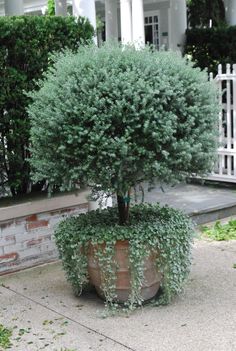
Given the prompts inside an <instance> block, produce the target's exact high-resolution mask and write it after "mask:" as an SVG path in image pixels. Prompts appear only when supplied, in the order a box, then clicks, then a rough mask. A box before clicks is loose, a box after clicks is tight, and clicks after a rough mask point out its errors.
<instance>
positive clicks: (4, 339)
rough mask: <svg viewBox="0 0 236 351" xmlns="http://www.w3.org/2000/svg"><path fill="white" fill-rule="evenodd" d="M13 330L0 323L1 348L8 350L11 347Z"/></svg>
mask: <svg viewBox="0 0 236 351" xmlns="http://www.w3.org/2000/svg"><path fill="white" fill-rule="evenodd" d="M11 336H12V330H10V329H8V328H7V327H5V326H4V325H2V324H0V349H1V350H6V349H9V348H10V347H11Z"/></svg>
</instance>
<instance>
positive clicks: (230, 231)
mask: <svg viewBox="0 0 236 351" xmlns="http://www.w3.org/2000/svg"><path fill="white" fill-rule="evenodd" d="M202 233H203V236H205V237H207V238H209V239H212V240H217V241H224V240H236V220H235V219H234V220H231V221H229V222H228V223H227V224H221V223H220V221H217V222H216V223H215V225H214V226H213V227H202Z"/></svg>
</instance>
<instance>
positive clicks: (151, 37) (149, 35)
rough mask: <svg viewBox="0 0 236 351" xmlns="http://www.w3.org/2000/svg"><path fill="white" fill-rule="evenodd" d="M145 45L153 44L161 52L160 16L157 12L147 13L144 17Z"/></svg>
mask: <svg viewBox="0 0 236 351" xmlns="http://www.w3.org/2000/svg"><path fill="white" fill-rule="evenodd" d="M144 28H145V43H146V44H152V45H154V47H155V48H156V49H157V50H159V48H160V37H159V14H158V13H157V12H150V13H149V12H147V13H145V15H144Z"/></svg>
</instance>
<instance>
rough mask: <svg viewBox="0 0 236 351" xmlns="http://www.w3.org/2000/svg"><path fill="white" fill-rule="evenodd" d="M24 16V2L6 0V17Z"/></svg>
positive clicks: (20, 0)
mask: <svg viewBox="0 0 236 351" xmlns="http://www.w3.org/2000/svg"><path fill="white" fill-rule="evenodd" d="M23 14H24V4H23V0H5V15H6V16H18V15H23Z"/></svg>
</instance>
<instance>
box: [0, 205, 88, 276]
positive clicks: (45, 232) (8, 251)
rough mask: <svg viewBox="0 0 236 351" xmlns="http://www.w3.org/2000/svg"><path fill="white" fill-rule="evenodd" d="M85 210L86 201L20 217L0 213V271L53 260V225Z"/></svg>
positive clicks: (55, 252)
mask: <svg viewBox="0 0 236 351" xmlns="http://www.w3.org/2000/svg"><path fill="white" fill-rule="evenodd" d="M87 211H88V203H86V202H85V203H80V204H78V205H74V206H72V207H67V208H66V209H57V210H50V211H47V212H43V213H33V214H32V213H31V214H29V215H26V216H23V217H20V218H10V219H7V220H3V221H1V217H0V275H1V274H5V273H9V272H14V271H16V270H20V269H24V268H29V267H33V266H35V265H38V264H42V263H47V262H51V261H54V260H56V259H57V258H58V253H57V248H56V245H55V242H54V239H53V232H54V228H55V226H56V225H57V224H58V223H59V222H60V221H61V220H62V219H63V218H65V217H66V216H71V215H78V214H80V213H84V212H87ZM0 215H1V211H0Z"/></svg>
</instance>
